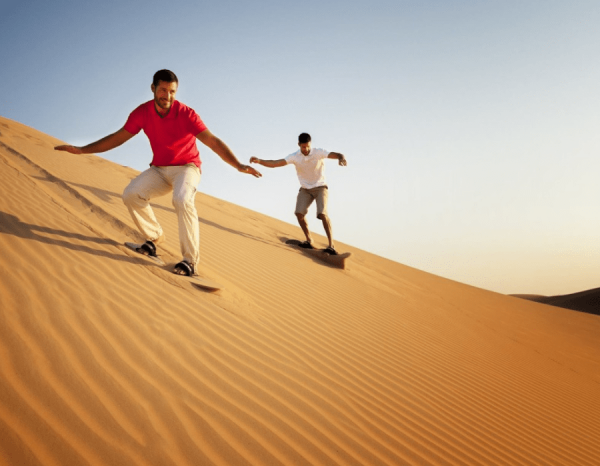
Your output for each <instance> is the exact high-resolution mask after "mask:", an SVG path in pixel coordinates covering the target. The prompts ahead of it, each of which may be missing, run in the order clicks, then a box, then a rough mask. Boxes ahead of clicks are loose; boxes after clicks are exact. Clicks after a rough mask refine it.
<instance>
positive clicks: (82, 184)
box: [0, 118, 600, 466]
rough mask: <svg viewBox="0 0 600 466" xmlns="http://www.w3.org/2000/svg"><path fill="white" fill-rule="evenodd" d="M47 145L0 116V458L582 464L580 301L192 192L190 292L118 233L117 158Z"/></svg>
mask: <svg viewBox="0 0 600 466" xmlns="http://www.w3.org/2000/svg"><path fill="white" fill-rule="evenodd" d="M57 143H59V141H56V140H55V139H54V138H52V137H50V136H47V135H44V134H42V133H40V132H38V131H35V130H33V129H31V128H27V127H25V126H23V125H21V124H19V123H16V122H13V121H10V120H8V119H5V118H0V251H1V254H0V303H1V304H0V464H2V465H40V464H41V465H111V466H117V465H127V466H132V465H140V466H142V465H177V466H182V465H200V464H201V465H211V464H214V465H245V464H247V465H276V464H282V465H303V464H305V465H336V464H339V465H402V464H415V465H430V464H431V465H476V464H479V465H491V464H501V465H515V464H523V465H546V464H547V465H597V464H600V397H599V396H598V395H599V394H600V343H599V341H600V338H599V336H600V318H598V316H593V315H588V314H583V313H576V312H572V311H568V310H565V309H560V308H554V307H550V306H545V305H542V304H538V303H533V302H529V301H525V300H520V299H517V298H512V297H507V296H502V295H498V294H495V293H491V292H488V291H484V290H480V289H477V288H473V287H469V286H466V285H462V284H460V283H455V282H452V281H449V280H446V279H443V278H439V277H436V276H432V275H429V274H426V273H424V272H420V271H418V270H414V269H411V268H409V267H406V266H403V265H401V264H398V263H395V262H392V261H389V260H386V259H383V258H380V257H377V256H374V255H371V254H369V253H367V252H364V251H361V250H358V249H355V248H352V247H350V246H343V245H339V246H340V249H344V250H345V249H347V250H349V251H351V252H353V258H352V261H351V263H350V264H349V267H348V269H347V270H339V269H334V268H331V267H328V266H326V265H323V264H322V263H319V262H316V261H315V260H313V259H311V258H310V257H308V256H306V255H304V254H303V253H302V252H299V251H296V250H293V249H291V248H290V247H288V246H286V245H285V244H284V243H283V239H284V238H291V237H297V235H298V234H299V230H298V228H297V227H295V226H294V225H290V224H287V223H284V222H280V221H278V220H274V219H272V218H269V217H266V216H263V215H261V214H258V213H255V212H252V211H249V210H247V209H243V208H241V207H239V206H235V205H232V204H229V203H226V202H224V201H221V200H218V199H215V198H212V197H210V196H207V195H204V194H199V195H198V196H197V201H196V202H197V205H198V211H199V216H200V219H199V220H200V226H201V235H202V254H203V257H202V267H201V270H200V273H201V274H202V275H204V276H206V277H208V278H211V279H213V280H216V281H218V282H220V283H222V284H224V285H225V287H226V288H225V289H224V290H222V291H220V292H217V293H207V292H203V291H200V290H198V289H195V288H194V287H193V286H192V285H190V284H189V283H185V282H183V281H182V280H180V279H179V278H178V277H176V276H174V275H172V274H170V273H169V272H168V271H165V270H163V269H161V268H159V267H157V266H155V265H153V264H151V263H149V262H147V261H145V260H144V258H141V257H138V256H136V255H135V254H134V253H132V252H131V251H129V250H127V249H126V248H125V247H124V246H123V242H124V241H131V240H137V239H139V237H138V236H137V232H136V231H135V229H134V226H133V223H132V221H131V219H130V218H129V214H128V212H127V210H126V208H125V207H124V205H123V203H122V202H121V199H120V194H121V192H122V190H123V188H124V187H125V186H126V185H127V183H128V182H129V180H130V179H131V178H133V177H134V176H135V175H136V171H135V170H133V169H130V168H127V167H123V166H120V165H117V164H114V163H112V162H109V161H107V160H105V159H102V158H100V157H97V156H92V155H85V156H74V155H70V154H66V153H59V152H55V151H53V150H52V147H53V146H54V145H55V144H57ZM204 156H205V157H209V156H211V155H209V154H206V151H205V154H204ZM232 176H235V174H233V175H232ZM153 205H154V207H155V211H156V213H157V217H158V218H159V221H161V223H162V224H163V227H164V228H165V231H166V234H167V242H166V244H165V246H164V248H163V254H164V258H165V259H166V260H167V261H168V262H175V261H176V260H178V259H179V256H178V243H177V230H176V221H175V214H174V211H173V207H172V206H171V203H170V198H169V197H168V196H167V197H164V198H160V199H157V200H156V202H154V203H153ZM321 239H322V238H321Z"/></svg>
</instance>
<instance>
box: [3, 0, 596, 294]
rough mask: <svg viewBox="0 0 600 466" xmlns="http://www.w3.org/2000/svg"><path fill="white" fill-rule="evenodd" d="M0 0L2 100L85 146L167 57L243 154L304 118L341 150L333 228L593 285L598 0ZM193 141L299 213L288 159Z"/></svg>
mask: <svg viewBox="0 0 600 466" xmlns="http://www.w3.org/2000/svg"><path fill="white" fill-rule="evenodd" d="M0 7H1V10H0V11H1V12H2V13H1V14H0V44H2V46H1V47H0V79H1V82H2V84H3V85H2V89H3V91H2V92H1V93H0V115H2V116H4V117H8V118H11V119H13V120H16V121H19V122H21V123H24V124H26V125H29V126H32V127H34V128H36V129H38V130H40V131H43V132H45V133H48V134H50V135H52V136H55V137H57V138H59V139H62V140H64V141H66V142H68V143H71V144H76V145H78V144H86V143H89V142H92V141H94V140H97V139H99V138H101V137H103V136H105V135H107V134H109V133H111V132H114V131H116V130H117V129H119V128H120V127H122V125H123V124H124V122H125V120H126V118H127V116H128V115H129V113H130V112H131V111H132V110H133V109H134V108H135V107H136V106H137V105H139V104H140V103H142V102H144V101H146V100H149V99H150V98H151V97H152V95H151V93H150V83H151V78H152V75H153V74H154V72H155V71H156V70H158V69H161V68H169V69H171V70H173V71H174V72H175V73H176V74H177V75H178V77H179V80H180V86H179V92H178V96H177V97H178V99H179V100H181V101H182V102H184V103H186V104H187V105H189V106H191V107H192V108H194V109H195V110H196V111H197V112H198V113H199V114H200V115H201V117H202V118H203V119H204V121H205V122H206V123H207V125H208V127H209V128H210V129H211V130H212V131H213V133H215V134H216V135H218V136H219V137H221V138H222V139H223V140H224V141H225V142H226V143H227V144H228V145H229V146H230V147H231V148H232V149H233V151H234V152H235V153H236V155H237V156H238V157H239V158H240V159H241V160H244V161H247V160H248V159H249V158H250V157H251V156H257V157H260V158H281V157H283V156H285V155H287V154H289V153H291V152H293V151H295V150H296V148H297V146H296V142H297V136H298V134H299V133H300V132H303V131H307V132H309V133H311V135H312V136H313V145H314V146H316V147H322V148H324V149H328V150H331V151H338V152H343V153H344V154H345V155H346V157H347V159H348V166H347V167H339V166H338V165H337V163H336V162H335V161H333V160H332V161H329V163H328V166H327V176H328V180H329V185H330V196H331V198H330V214H331V218H332V222H333V227H334V233H335V236H336V237H337V239H339V240H340V241H344V242H346V243H349V244H351V245H353V246H357V247H359V248H362V249H365V250H367V251H371V252H374V253H376V254H379V255H382V256H385V257H388V258H390V259H393V260H395V261H398V262H401V263H404V264H407V265H410V266H413V267H416V268H419V269H421V270H426V271H429V272H432V273H435V274H437V275H442V276H445V277H448V278H451V279H454V280H457V281H460V282H464V283H468V284H472V285H475V286H479V287H483V288H486V289H490V290H494V291H499V292H502V293H540V294H560V293H570V292H576V291H580V290H583V289H588V288H595V287H599V286H600V277H599V278H597V277H598V276H599V275H600V274H598V268H599V265H600V251H599V248H600V209H599V207H600V186H599V183H598V174H599V172H600V161H599V157H598V152H599V149H600V137H599V136H598V134H599V132H598V129H599V127H600V113H599V108H600V105H599V104H600V97H599V95H598V90H597V89H598V83H600V65H599V64H598V57H599V56H600V30H599V28H598V24H600V3H599V2H597V1H579V0H574V1H551V0H550V1H537V0H536V1H527V0H520V1H512V0H508V1H451V0H446V1H402V0H393V1H380V0H374V1H370V2H356V1H337V0H336V1H327V0H325V1H323V0H319V1H312V0H309V1H304V2H295V1H282V0H277V1H276V0H272V1H267V0H260V1H248V2H242V1H227V0H225V1H223V0H221V1H218V2H204V1H191V0H187V1H170V2H156V1H143V2H142V1H139V2H138V1H132V0H115V1H112V0H111V1H102V2H98V1H81V0H79V1H74V0H54V1H52V2H47V1H27V0H19V1H10V0H9V1H6V0H0ZM200 150H201V154H202V158H203V162H204V165H203V172H204V174H203V179H202V182H201V185H200V190H201V191H202V192H205V193H207V194H210V195H212V196H216V197H219V198H222V199H226V200H228V201H231V202H234V203H236V204H239V205H243V206H245V207H248V208H250V209H253V210H256V211H259V212H262V213H265V214H267V215H270V216H273V217H276V218H279V219H282V220H285V221H287V222H289V223H295V217H294V216H293V207H294V202H295V196H296V192H297V189H298V181H297V179H296V175H295V173H294V169H293V168H292V167H285V168H279V169H272V170H270V169H267V168H264V167H261V168H260V169H261V171H262V172H263V175H264V176H263V178H262V179H260V180H257V179H254V178H252V177H250V176H242V175H239V174H238V173H236V172H235V171H234V170H233V169H232V168H231V167H229V166H227V165H225V164H224V163H223V162H222V161H221V160H220V159H218V157H217V156H216V155H214V154H213V153H212V152H210V151H209V150H208V149H206V148H203V147H202V146H201V148H200ZM149 151H150V149H149V144H148V142H147V139H146V137H145V136H144V135H143V134H140V135H138V136H137V137H135V138H134V139H132V140H131V141H129V142H128V143H127V144H125V145H124V146H122V147H120V148H118V149H116V150H114V151H112V152H108V153H105V154H103V156H104V157H106V158H107V159H109V160H113V161H115V162H118V163H120V164H122V165H127V166H131V167H134V168H136V169H139V170H143V169H145V168H146V167H147V164H148V163H149V161H150V152H149ZM312 215H313V212H312V211H311V219H310V225H311V227H312V229H313V230H314V231H315V232H317V233H322V227H321V224H320V222H318V221H317V220H316V219H314V218H313V217H312ZM299 234H300V232H299ZM203 247H210V245H209V244H205V245H203Z"/></svg>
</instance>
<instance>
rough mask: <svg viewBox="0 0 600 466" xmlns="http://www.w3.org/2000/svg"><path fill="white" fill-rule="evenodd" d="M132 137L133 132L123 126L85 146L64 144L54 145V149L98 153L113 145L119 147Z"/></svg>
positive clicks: (112, 147)
mask: <svg viewBox="0 0 600 466" xmlns="http://www.w3.org/2000/svg"><path fill="white" fill-rule="evenodd" d="M132 137H133V134H131V133H130V132H129V131H127V130H126V129H125V128H121V129H120V130H119V131H117V132H116V133H112V134H109V135H108V136H106V137H104V138H102V139H100V140H98V141H96V142H92V143H91V144H88V145H87V146H83V147H79V146H70V145H67V144H66V145H62V146H56V147H55V148H54V150H63V151H65V152H70V153H71V154H98V153H100V152H106V151H108V150H111V149H114V148H115V147H119V146H120V145H121V144H123V143H124V142H126V141H129V140H130V139H131V138H132Z"/></svg>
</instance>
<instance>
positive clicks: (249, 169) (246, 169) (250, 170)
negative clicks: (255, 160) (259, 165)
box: [238, 159, 262, 178]
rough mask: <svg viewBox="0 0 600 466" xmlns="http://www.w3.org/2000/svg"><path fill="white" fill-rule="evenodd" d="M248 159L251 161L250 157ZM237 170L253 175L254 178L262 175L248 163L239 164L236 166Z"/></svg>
mask: <svg viewBox="0 0 600 466" xmlns="http://www.w3.org/2000/svg"><path fill="white" fill-rule="evenodd" d="M250 160H251V161H252V159H250ZM238 171H240V172H242V173H248V174H249V175H252V176H255V177H256V178H260V177H261V176H262V173H260V172H259V171H257V170H255V169H254V168H252V167H251V166H250V165H240V168H238Z"/></svg>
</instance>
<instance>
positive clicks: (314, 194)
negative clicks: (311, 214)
mask: <svg viewBox="0 0 600 466" xmlns="http://www.w3.org/2000/svg"><path fill="white" fill-rule="evenodd" d="M328 196H329V190H328V189H327V186H319V187H318V188H313V189H305V188H300V191H298V199H297V200H296V213H297V214H302V215H306V214H307V213H308V208H309V207H310V205H311V204H312V203H313V201H315V200H316V201H317V217H318V216H319V215H321V214H325V215H327V198H328Z"/></svg>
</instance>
